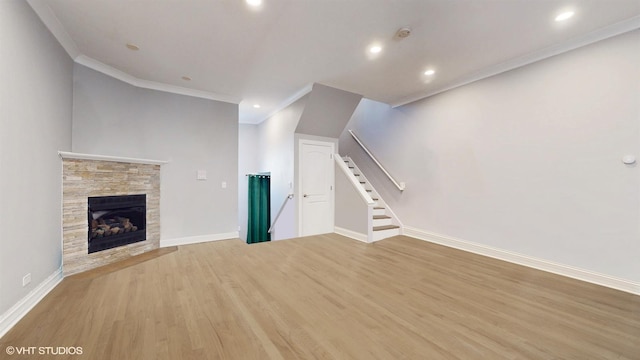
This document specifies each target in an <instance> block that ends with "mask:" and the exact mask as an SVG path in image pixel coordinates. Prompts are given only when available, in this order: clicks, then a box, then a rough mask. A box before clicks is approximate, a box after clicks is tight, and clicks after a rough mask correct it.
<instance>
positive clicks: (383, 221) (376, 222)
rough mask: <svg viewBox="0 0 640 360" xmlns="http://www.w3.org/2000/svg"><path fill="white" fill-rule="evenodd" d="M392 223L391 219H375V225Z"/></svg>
mask: <svg viewBox="0 0 640 360" xmlns="http://www.w3.org/2000/svg"><path fill="white" fill-rule="evenodd" d="M391 224H392V223H391V219H373V226H385V225H391Z"/></svg>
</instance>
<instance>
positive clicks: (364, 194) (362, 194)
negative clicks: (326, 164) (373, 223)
mask: <svg viewBox="0 0 640 360" xmlns="http://www.w3.org/2000/svg"><path fill="white" fill-rule="evenodd" d="M333 158H334V160H335V161H336V164H338V167H339V168H340V169H341V170H342V172H343V173H344V174H345V175H346V176H347V179H349V181H350V182H351V184H352V185H353V187H354V188H355V189H356V191H358V194H360V197H361V198H362V200H364V202H366V203H367V205H369V206H373V205H374V204H375V203H376V202H375V201H373V199H372V198H371V195H369V193H367V191H366V190H365V189H364V188H363V187H362V186H360V183H359V182H358V179H356V176H355V175H353V173H352V172H351V171H349V167H348V166H347V165H346V164H345V163H344V160H343V159H342V157H340V155H338V154H333Z"/></svg>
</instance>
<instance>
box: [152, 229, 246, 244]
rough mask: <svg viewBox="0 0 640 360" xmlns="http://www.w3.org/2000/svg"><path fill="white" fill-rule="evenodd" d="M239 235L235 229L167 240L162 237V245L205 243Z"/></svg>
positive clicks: (234, 237)
mask: <svg viewBox="0 0 640 360" xmlns="http://www.w3.org/2000/svg"><path fill="white" fill-rule="evenodd" d="M238 237H240V234H239V233H238V232H237V231H233V232H229V233H222V234H209V235H198V236H188V237H183V238H175V239H165V240H163V239H160V247H161V248H163V247H168V246H177V245H189V244H198V243H203V242H208V241H218V240H228V239H236V238H238Z"/></svg>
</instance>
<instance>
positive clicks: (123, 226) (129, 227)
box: [91, 216, 138, 239]
mask: <svg viewBox="0 0 640 360" xmlns="http://www.w3.org/2000/svg"><path fill="white" fill-rule="evenodd" d="M130 231H138V227H137V226H135V225H134V224H132V223H131V220H129V219H128V218H125V217H120V216H115V217H113V218H110V219H99V220H92V221H91V239H95V238H101V237H103V236H111V235H116V234H124V233H127V232H130Z"/></svg>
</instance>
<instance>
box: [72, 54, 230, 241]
mask: <svg viewBox="0 0 640 360" xmlns="http://www.w3.org/2000/svg"><path fill="white" fill-rule="evenodd" d="M73 100H74V105H73V147H72V148H73V151H74V152H79V153H90V154H101V155H114V156H124V157H133V158H147V159H156V160H169V161H170V162H169V164H166V165H162V170H161V200H160V202H161V206H160V217H161V221H160V222H161V239H162V240H174V239H181V238H185V237H193V236H208V235H219V234H229V233H235V232H237V226H238V106H237V105H235V104H229V103H223V102H218V101H213V100H207V99H200V98H194V97H188V96H183V95H176V94H170V93H164V92H160V91H154V90H149V89H142V88H136V87H133V86H131V85H128V84H126V83H124V82H121V81H119V80H116V79H113V78H111V77H109V76H106V75H104V74H101V73H99V72H96V71H94V70H92V69H89V68H87V67H84V66H82V65H78V64H76V65H75V66H74V98H73ZM198 170H205V171H206V172H207V178H208V179H207V180H206V181H198V180H196V173H197V171H198ZM222 182H226V184H227V187H226V188H225V189H223V188H222Z"/></svg>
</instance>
